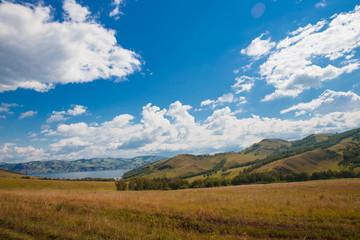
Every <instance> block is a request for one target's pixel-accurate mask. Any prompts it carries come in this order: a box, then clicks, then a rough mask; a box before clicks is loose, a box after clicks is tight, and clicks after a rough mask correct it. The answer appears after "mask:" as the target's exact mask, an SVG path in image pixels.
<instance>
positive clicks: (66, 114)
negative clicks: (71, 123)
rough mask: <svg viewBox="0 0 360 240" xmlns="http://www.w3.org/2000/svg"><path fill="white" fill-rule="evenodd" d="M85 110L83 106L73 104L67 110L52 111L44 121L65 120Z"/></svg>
mask: <svg viewBox="0 0 360 240" xmlns="http://www.w3.org/2000/svg"><path fill="white" fill-rule="evenodd" d="M86 111H87V108H86V107H84V106H81V105H73V108H72V109H68V110H67V111H53V112H52V114H51V116H50V117H49V118H48V119H47V120H46V123H52V122H62V121H66V120H67V119H69V118H70V117H71V116H79V115H82V114H84V113H86Z"/></svg>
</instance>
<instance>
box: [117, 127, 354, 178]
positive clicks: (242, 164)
mask: <svg viewBox="0 0 360 240" xmlns="http://www.w3.org/2000/svg"><path fill="white" fill-rule="evenodd" d="M359 142H360V128H358V129H354V130H350V131H346V132H343V133H337V134H324V133H322V134H312V135H310V136H308V137H305V138H303V139H301V140H296V141H285V140H281V139H264V140H262V141H260V142H258V143H256V144H254V145H252V146H251V147H249V148H247V149H245V150H243V151H241V152H228V153H219V154H215V155H197V156H195V155H189V154H181V155H178V156H175V157H173V158H170V159H165V160H161V161H158V162H155V163H150V164H147V165H144V166H141V167H140V168H137V169H133V170H132V171H129V172H127V173H125V174H124V176H123V178H125V179H127V178H132V177H147V178H157V177H168V178H169V177H170V178H182V179H188V180H195V179H197V178H203V177H207V176H213V177H218V178H232V177H234V176H236V175H237V174H238V173H239V172H240V171H244V172H247V173H255V172H276V173H308V174H311V173H313V172H318V171H327V170H329V169H330V170H343V169H348V168H352V169H354V168H355V170H358V169H359V165H354V164H355V163H350V165H349V164H345V163H344V161H343V160H344V157H343V156H344V152H346V151H348V150H349V149H350V150H351V149H352V153H351V154H353V155H354V154H355V153H354V152H356V151H357V149H360V144H359ZM351 164H352V165H351Z"/></svg>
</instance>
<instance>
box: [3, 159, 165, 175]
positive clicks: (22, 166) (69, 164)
mask: <svg viewBox="0 0 360 240" xmlns="http://www.w3.org/2000/svg"><path fill="white" fill-rule="evenodd" d="M161 159H164V158H163V157H158V156H143V157H135V158H131V159H127V158H93V159H79V160H75V161H63V160H53V161H33V162H26V163H18V164H7V163H0V168H1V169H4V170H10V171H14V172H19V173H23V174H34V173H56V172H84V171H103V170H117V169H133V168H137V167H140V166H142V165H144V164H148V163H152V162H156V161H159V160H161Z"/></svg>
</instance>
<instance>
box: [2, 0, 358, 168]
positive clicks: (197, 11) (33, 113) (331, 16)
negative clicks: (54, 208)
mask: <svg viewBox="0 0 360 240" xmlns="http://www.w3.org/2000/svg"><path fill="white" fill-rule="evenodd" d="M357 4H359V3H358V1H352V0H349V1H340V0H318V1H310V0H267V1H266V0H263V1H255V0H243V1H239V0H227V1H202V0H199V1H189V0H182V1H167V0H156V1H145V0H115V1H114V0H109V1H90V0H89V1H85V0H83V1H79V0H77V1H75V0H64V1H62V0H53V1H46V0H45V1H34V0H32V1H31V0H29V1H0V104H1V105H0V161H3V162H24V161H31V160H48V159H66V160H72V159H78V158H93V157H133V156H139V155H152V154H154V155H162V156H166V157H170V156H174V155H176V154H179V153H193V154H202V153H215V152H224V151H240V150H242V149H244V148H245V147H248V146H250V145H252V144H253V143H255V142H257V141H259V140H261V139H263V138H281V139H287V140H292V139H299V138H301V137H305V136H307V135H309V134H312V133H319V132H332V133H335V132H340V131H345V130H348V129H352V128H357V127H360V96H359V94H360V82H359V77H360V70H359V68H360V60H359V59H360V55H359V53H358V51H359V47H360V5H359V6H357Z"/></svg>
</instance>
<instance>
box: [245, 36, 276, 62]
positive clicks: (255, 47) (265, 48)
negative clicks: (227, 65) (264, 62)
mask: <svg viewBox="0 0 360 240" xmlns="http://www.w3.org/2000/svg"><path fill="white" fill-rule="evenodd" d="M263 36H264V34H261V35H260V36H259V37H257V38H255V39H254V40H252V42H251V44H250V45H249V46H248V47H247V48H245V49H242V50H241V51H240V52H241V54H244V55H248V56H249V57H253V58H255V59H257V58H259V57H261V56H263V55H266V54H268V53H269V52H270V50H271V49H272V48H273V47H275V45H276V44H275V43H274V42H271V38H268V39H265V40H262V39H261V38H262V37H263Z"/></svg>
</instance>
